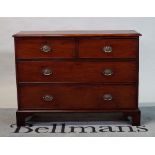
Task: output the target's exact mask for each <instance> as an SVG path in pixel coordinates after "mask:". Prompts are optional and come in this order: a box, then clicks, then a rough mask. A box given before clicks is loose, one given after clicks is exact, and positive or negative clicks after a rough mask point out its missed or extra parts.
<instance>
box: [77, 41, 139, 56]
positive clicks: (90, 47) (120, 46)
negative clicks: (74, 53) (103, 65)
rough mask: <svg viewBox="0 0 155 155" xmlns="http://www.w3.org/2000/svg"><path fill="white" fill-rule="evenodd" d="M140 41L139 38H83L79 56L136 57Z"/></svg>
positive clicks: (80, 43) (80, 42)
mask: <svg viewBox="0 0 155 155" xmlns="http://www.w3.org/2000/svg"><path fill="white" fill-rule="evenodd" d="M138 42H139V41H138V39H108V38H107V39H100V38H95V39H94V38H89V39H81V40H80V41H79V57H81V58H135V57H136V56H137V55H138Z"/></svg>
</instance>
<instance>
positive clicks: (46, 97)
mask: <svg viewBox="0 0 155 155" xmlns="http://www.w3.org/2000/svg"><path fill="white" fill-rule="evenodd" d="M43 100H44V101H46V102H50V101H52V100H53V96H52V95H45V96H43Z"/></svg>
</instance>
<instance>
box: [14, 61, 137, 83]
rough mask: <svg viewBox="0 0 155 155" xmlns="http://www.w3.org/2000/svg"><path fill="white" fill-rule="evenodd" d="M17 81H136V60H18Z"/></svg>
mask: <svg viewBox="0 0 155 155" xmlns="http://www.w3.org/2000/svg"><path fill="white" fill-rule="evenodd" d="M17 70H18V81H19V82H86V83H87V82H136V81H137V71H136V62H135V61H129V62H126V61H125V62H103V61H102V62H97V61H92V62H90V61H87V62H86V61H80V62H73V61H20V62H18V64H17Z"/></svg>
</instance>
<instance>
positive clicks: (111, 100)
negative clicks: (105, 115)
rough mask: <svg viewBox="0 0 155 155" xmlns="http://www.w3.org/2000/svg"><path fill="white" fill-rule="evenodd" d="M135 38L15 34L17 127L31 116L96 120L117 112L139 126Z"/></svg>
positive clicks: (123, 33)
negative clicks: (46, 115) (91, 118)
mask: <svg viewBox="0 0 155 155" xmlns="http://www.w3.org/2000/svg"><path fill="white" fill-rule="evenodd" d="M140 35H141V34H139V33H137V32H136V31H133V30H120V31H117V30H112V31H50V32H49V31H40V32H38V31H36V32H35V31H34V32H30V31H27V32H19V33H17V34H15V35H14V38H15V58H16V79H17V97H18V110H17V125H24V124H25V118H26V117H27V116H29V115H33V114H35V113H58V114H60V115H63V114H69V113H70V114H71V115H72V117H73V118H74V114H75V113H78V114H79V116H80V115H81V114H83V113H84V114H85V115H86V118H87V113H94V112H95V113H96V114H95V116H96V117H97V114H99V113H102V112H112V113H118V112H121V113H123V115H124V116H125V117H128V116H131V117H132V125H140V110H139V108H138V76H139V73H138V72H139V36H140ZM65 116H66V115H64V118H63V120H65V118H67V117H65ZM54 120H55V121H56V120H57V117H56V116H55V117H54ZM80 120H83V119H82V118H80ZM88 120H89V119H88ZM100 120H102V117H100Z"/></svg>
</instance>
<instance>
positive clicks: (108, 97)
mask: <svg viewBox="0 0 155 155" xmlns="http://www.w3.org/2000/svg"><path fill="white" fill-rule="evenodd" d="M103 99H104V100H105V101H111V100H112V99H113V97H112V95H111V94H104V95H103Z"/></svg>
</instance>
